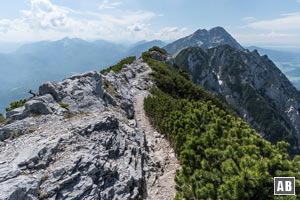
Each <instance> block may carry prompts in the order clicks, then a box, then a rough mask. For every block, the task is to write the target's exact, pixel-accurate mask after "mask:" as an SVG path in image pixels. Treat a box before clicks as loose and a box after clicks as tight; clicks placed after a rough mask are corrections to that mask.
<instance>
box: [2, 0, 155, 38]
mask: <svg viewBox="0 0 300 200" xmlns="http://www.w3.org/2000/svg"><path fill="white" fill-rule="evenodd" d="M112 5H114V6H117V5H118V3H117V2H114V4H112ZM155 17H158V15H157V14H155V13H153V12H149V11H122V10H118V12H112V13H111V14H103V13H98V12H90V11H78V10H72V9H70V8H66V7H61V6H57V5H55V4H53V3H51V1H50V0H31V4H30V8H29V9H28V10H23V11H21V15H20V17H18V18H16V19H13V20H9V19H0V40H2V41H14V42H17V41H22V42H23V41H36V40H55V39H60V38H62V37H65V36H69V37H80V38H83V39H99V38H101V39H107V40H115V41H116V40H132V41H135V40H141V39H155V37H156V32H155V30H151V29H150V21H151V20H152V19H153V18H155Z"/></svg>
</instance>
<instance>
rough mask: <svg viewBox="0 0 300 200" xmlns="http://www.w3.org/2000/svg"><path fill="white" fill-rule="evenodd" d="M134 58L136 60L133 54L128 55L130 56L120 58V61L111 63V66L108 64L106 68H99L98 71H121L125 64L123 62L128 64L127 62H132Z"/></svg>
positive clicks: (102, 72)
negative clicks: (114, 63)
mask: <svg viewBox="0 0 300 200" xmlns="http://www.w3.org/2000/svg"><path fill="white" fill-rule="evenodd" d="M135 60H136V57H135V56H130V57H127V58H124V59H123V60H121V61H120V62H118V63H117V64H116V65H113V66H110V67H109V68H107V69H103V70H101V71H100V73H101V74H104V73H106V72H110V71H113V72H115V73H118V72H120V71H121V69H122V67H123V65H125V64H127V65H129V64H131V63H133V62H134V61H135Z"/></svg>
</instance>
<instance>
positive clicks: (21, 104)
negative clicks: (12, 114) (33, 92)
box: [5, 99, 27, 112]
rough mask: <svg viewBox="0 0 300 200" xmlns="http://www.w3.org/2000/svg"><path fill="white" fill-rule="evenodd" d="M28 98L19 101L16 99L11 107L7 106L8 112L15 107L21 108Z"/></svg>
mask: <svg viewBox="0 0 300 200" xmlns="http://www.w3.org/2000/svg"><path fill="white" fill-rule="evenodd" d="M26 101H27V99H21V100H19V101H14V102H11V103H10V107H7V108H5V110H6V112H9V111H12V110H13V109H16V108H19V107H22V106H24V104H25V103H26Z"/></svg>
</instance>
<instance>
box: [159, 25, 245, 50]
mask: <svg viewBox="0 0 300 200" xmlns="http://www.w3.org/2000/svg"><path fill="white" fill-rule="evenodd" d="M225 44H227V45H230V46H232V47H234V48H236V49H239V50H243V49H244V48H243V47H242V46H241V45H240V44H239V43H238V42H237V41H236V40H235V39H234V38H233V37H232V36H231V35H230V34H229V33H228V32H227V31H226V30H225V29H224V28H222V27H215V28H212V29H210V30H206V29H199V30H197V31H196V32H194V33H193V34H191V35H189V36H187V37H184V38H181V39H179V40H176V41H174V42H172V43H170V44H168V45H167V46H165V47H164V49H166V50H167V51H168V53H170V54H172V55H177V54H178V53H179V52H180V51H181V50H183V49H185V48H188V47H201V48H213V47H217V46H220V45H225Z"/></svg>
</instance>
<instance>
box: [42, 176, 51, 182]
mask: <svg viewBox="0 0 300 200" xmlns="http://www.w3.org/2000/svg"><path fill="white" fill-rule="evenodd" d="M48 178H49V176H48V175H44V176H42V177H41V182H42V183H43V182H45V181H46V180H48Z"/></svg>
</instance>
